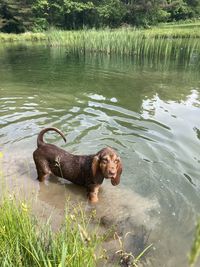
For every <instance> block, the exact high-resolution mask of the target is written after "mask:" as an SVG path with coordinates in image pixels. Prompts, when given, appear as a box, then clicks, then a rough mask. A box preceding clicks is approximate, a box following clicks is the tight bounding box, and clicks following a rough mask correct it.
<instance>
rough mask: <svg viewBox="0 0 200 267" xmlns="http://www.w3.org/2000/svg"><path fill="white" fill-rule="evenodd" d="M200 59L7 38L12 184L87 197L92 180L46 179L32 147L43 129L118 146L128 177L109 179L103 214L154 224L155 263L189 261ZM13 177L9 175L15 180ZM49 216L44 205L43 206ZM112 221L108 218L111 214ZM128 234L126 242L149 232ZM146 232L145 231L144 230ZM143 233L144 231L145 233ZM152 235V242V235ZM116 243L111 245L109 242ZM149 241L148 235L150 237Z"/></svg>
mask: <svg viewBox="0 0 200 267" xmlns="http://www.w3.org/2000/svg"><path fill="white" fill-rule="evenodd" d="M195 66H196V62H195V61H194V60H193V61H192V62H191V64H189V65H187V66H184V65H183V64H178V63H177V62H173V61H172V62H167V63H166V61H165V62H156V60H155V62H152V61H151V62H149V61H148V60H140V61H139V60H136V59H135V58H134V57H133V58H120V57H113V56H112V57H109V56H103V55H99V56H97V55H95V54H90V55H87V56H83V55H81V56H77V55H68V54H67V53H66V51H65V49H59V48H46V47H44V46H36V47H31V46H28V47H26V46H23V45H20V46H7V47H1V48H0V81H1V82H0V96H1V100H0V112H1V117H0V123H1V130H0V138H1V139H0V140H1V151H2V152H3V159H1V163H2V165H3V172H4V175H5V176H6V177H8V179H7V183H8V185H9V186H10V187H12V188H16V187H19V185H21V184H23V187H24V189H25V191H26V192H27V194H29V195H30V197H32V196H33V195H35V194H37V197H38V199H39V201H40V202H41V203H43V205H44V206H45V205H46V206H48V208H55V209H54V212H55V213H56V214H57V215H55V218H56V220H55V222H54V223H55V224H56V221H57V220H58V215H60V217H62V214H63V210H64V205H65V199H66V195H68V194H69V195H70V196H71V198H72V199H77V200H80V201H83V202H84V201H85V205H87V202H86V196H85V190H84V189H82V188H79V187H77V186H74V185H64V184H63V183H62V182H59V181H58V182H56V181H50V182H49V183H48V184H39V183H38V182H37V181H36V180H35V178H36V172H35V167H34V164H33V160H32V152H33V151H34V149H35V148H36V139H37V135H38V133H39V131H40V130H41V129H43V128H44V127H48V126H54V127H58V128H59V129H61V130H62V131H63V132H64V133H65V135H66V138H67V143H66V144H65V143H63V140H62V139H61V137H60V136H58V135H56V134H54V133H50V134H47V135H46V137H47V138H46V140H47V141H49V142H51V143H54V144H57V145H58V146H60V147H62V148H64V149H66V150H68V151H69V152H72V153H77V154H89V153H95V152H97V151H98V150H100V149H101V148H103V147H105V146H112V147H114V148H115V149H116V150H117V151H118V153H119V154H120V156H121V158H122V161H123V167H124V168H123V175H122V179H121V184H120V185H119V186H118V187H112V186H111V185H109V184H108V181H106V182H105V183H104V184H103V187H102V192H101V193H100V201H99V203H98V205H97V215H98V216H99V217H102V218H104V219H105V221H106V223H108V224H112V223H117V224H119V225H121V231H122V234H125V233H126V232H128V231H131V232H132V236H133V237H134V235H136V234H135V232H137V231H142V230H141V229H145V230H144V231H145V234H144V235H143V236H144V239H145V238H146V240H143V241H144V242H143V245H145V244H150V243H153V247H152V249H151V251H150V252H149V257H150V259H149V260H148V261H147V262H146V266H154V267H160V266H165V267H184V266H187V265H188V263H187V254H188V252H189V250H190V247H191V243H192V239H193V234H194V227H195V222H196V219H197V217H198V214H199V213H200V178H199V168H200V154H199V151H200V109H199V106H200V97H199V93H200V71H199V70H198V69H197V68H196V67H195ZM9 181H10V182H9ZM41 212H42V216H45V212H44V211H41V207H40V206H38V208H36V213H38V214H40V215H41ZM106 223H105V224H106ZM134 240H135V239H134V238H132V239H131V238H129V241H128V245H127V249H132V250H134V249H135V250H137V248H135V247H137V245H138V244H139V243H140V242H135V243H134ZM140 241H141V240H140ZM141 242H142V241H141ZM144 243H145V244H144ZM109 246H110V245H109ZM141 246H142V245H141Z"/></svg>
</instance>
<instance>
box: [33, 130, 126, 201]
mask: <svg viewBox="0 0 200 267" xmlns="http://www.w3.org/2000/svg"><path fill="white" fill-rule="evenodd" d="M48 131H55V132H57V133H58V134H60V135H61V136H62V138H63V139H64V141H65V142H66V139H65V136H64V134H63V133H62V132H61V131H60V130H59V129H57V128H54V127H50V128H45V129H43V130H42V131H41V132H40V133H39V135H38V139H37V149H36V150H35V151H34V152H33V158H34V161H35V165H36V169H37V174H38V180H39V181H40V182H42V181H44V180H45V179H47V178H48V177H49V176H50V175H54V176H58V177H62V178H64V179H67V180H69V181H70V182H72V183H74V184H78V185H83V186H85V187H86V188H87V193H88V199H89V200H90V201H91V202H97V201H98V192H99V188H100V186H101V184H102V183H103V180H104V178H106V179H110V180H111V183H112V185H114V186H115V185H118V184H119V182H120V176H121V173H122V162H121V159H120V157H119V156H118V155H117V153H116V152H115V150H114V149H112V148H110V147H106V148H103V149H102V150H100V151H99V152H97V153H96V154H92V155H73V154H71V153H68V152H67V151H65V150H63V149H61V148H59V147H57V146H55V145H53V144H47V143H45V142H44V141H43V136H44V134H45V133H46V132H48Z"/></svg>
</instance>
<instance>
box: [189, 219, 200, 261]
mask: <svg viewBox="0 0 200 267" xmlns="http://www.w3.org/2000/svg"><path fill="white" fill-rule="evenodd" d="M199 255H200V219H199V220H198V222H197V225H196V231H195V237H194V240H193V244H192V248H191V251H190V254H189V265H190V266H193V265H194V264H195V263H196V261H197V259H198V257H199Z"/></svg>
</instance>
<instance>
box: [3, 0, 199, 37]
mask: <svg viewBox="0 0 200 267" xmlns="http://www.w3.org/2000/svg"><path fill="white" fill-rule="evenodd" d="M199 16H200V1H199V0H176V1H169V0H134V1H132V0H126V1H125V0H102V1H100V0H84V1H81V0H35V1H34V0H26V1H23V0H17V1H15V0H0V30H1V31H4V32H15V33H21V32H25V31H27V30H33V29H34V30H35V31H43V30H47V29H48V28H49V27H52V26H53V27H57V28H59V29H74V30H75V29H83V28H94V27H95V28H99V27H110V28H115V27H119V26H121V25H130V26H142V27H149V26H151V25H155V24H157V23H158V22H166V21H168V22H169V21H179V20H185V19H193V18H198V17H199Z"/></svg>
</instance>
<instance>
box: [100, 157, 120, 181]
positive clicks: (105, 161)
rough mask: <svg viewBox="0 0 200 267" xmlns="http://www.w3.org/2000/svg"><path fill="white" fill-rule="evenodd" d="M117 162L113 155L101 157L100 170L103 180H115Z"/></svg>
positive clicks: (117, 158)
mask: <svg viewBox="0 0 200 267" xmlns="http://www.w3.org/2000/svg"><path fill="white" fill-rule="evenodd" d="M119 160H120V159H119V157H118V156H117V155H116V154H115V153H105V155H102V157H101V159H100V168H101V171H102V173H103V174H104V177H105V178H115V176H116V174H117V168H118V163H119Z"/></svg>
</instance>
